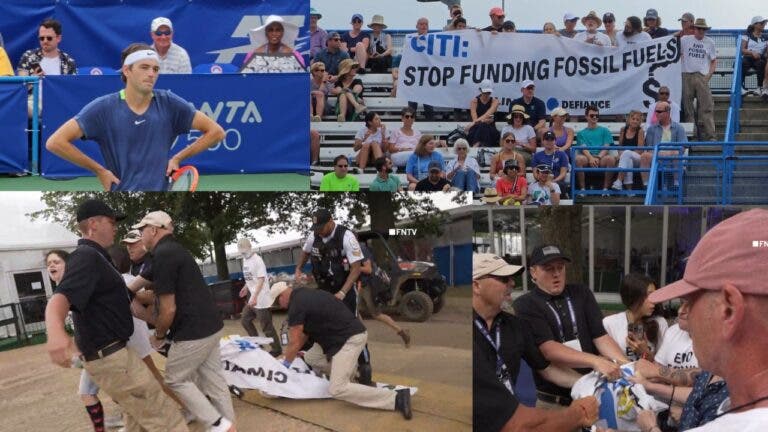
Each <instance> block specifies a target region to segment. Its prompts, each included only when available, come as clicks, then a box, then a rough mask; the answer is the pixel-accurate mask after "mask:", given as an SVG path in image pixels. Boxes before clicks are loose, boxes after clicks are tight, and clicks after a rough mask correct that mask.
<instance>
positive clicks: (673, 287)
mask: <svg viewBox="0 0 768 432" xmlns="http://www.w3.org/2000/svg"><path fill="white" fill-rule="evenodd" d="M766 226H768V210H766V209H753V210H749V211H745V212H742V213H739V214H737V215H735V216H732V217H730V218H728V219H726V220H724V221H722V222H720V223H719V224H717V225H715V227H714V228H712V229H711V230H709V231H708V232H707V233H706V234H704V237H702V238H701V240H699V243H698V244H697V245H696V247H695V248H694V249H693V253H692V254H691V256H690V257H689V258H688V263H687V264H686V266H685V273H684V274H683V278H682V279H680V280H679V281H677V282H674V283H671V284H669V285H667V286H665V287H664V288H661V289H659V290H656V291H654V292H653V293H651V295H650V296H648V299H649V300H650V301H652V302H653V303H659V302H664V301H667V300H671V299H673V298H677V297H684V296H686V295H688V294H691V293H693V292H695V291H698V290H712V291H717V290H720V289H722V288H723V286H724V285H725V284H726V283H729V284H732V285H733V286H735V287H736V288H737V289H738V290H739V291H741V293H743V294H753V295H768V284H767V283H765V279H764V278H765V275H766V274H768V234H766V231H765V229H764V227H766ZM760 227H763V228H760Z"/></svg>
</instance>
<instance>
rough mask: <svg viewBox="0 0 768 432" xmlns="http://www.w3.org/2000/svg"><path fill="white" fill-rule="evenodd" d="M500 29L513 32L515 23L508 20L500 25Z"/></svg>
mask: <svg viewBox="0 0 768 432" xmlns="http://www.w3.org/2000/svg"><path fill="white" fill-rule="evenodd" d="M501 28H502V30H507V29H512V30H514V29H515V23H514V22H512V21H509V20H507V21H504V23H503V24H502V25H501Z"/></svg>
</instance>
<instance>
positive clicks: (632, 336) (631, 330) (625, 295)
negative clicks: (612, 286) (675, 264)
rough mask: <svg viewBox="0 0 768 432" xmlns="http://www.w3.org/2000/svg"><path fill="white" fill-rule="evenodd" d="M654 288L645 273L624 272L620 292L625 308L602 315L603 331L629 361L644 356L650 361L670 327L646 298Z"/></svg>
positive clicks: (654, 285)
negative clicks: (611, 313) (625, 273)
mask: <svg viewBox="0 0 768 432" xmlns="http://www.w3.org/2000/svg"><path fill="white" fill-rule="evenodd" d="M654 291H656V284H655V283H654V282H653V280H652V279H651V278H649V277H648V276H645V275H644V274H641V273H629V274H627V275H625V276H624V280H622V281H621V285H620V287H619V295H620V296H621V302H622V303H623V304H624V306H626V308H627V309H626V310H625V311H623V312H619V313H616V314H613V315H609V316H607V317H605V318H603V327H605V331H607V332H608V335H610V336H611V338H613V340H614V341H616V343H617V344H618V345H619V348H621V350H622V352H624V353H625V355H626V357H627V359H629V360H630V361H636V360H639V359H641V358H643V359H646V360H648V361H651V362H652V361H653V358H654V356H655V355H656V352H658V348H659V347H660V346H661V342H662V340H663V339H664V333H665V332H666V331H667V327H669V326H668V325H667V321H666V320H665V319H664V318H663V317H661V316H659V315H658V314H656V309H655V308H654V304H653V303H652V302H651V301H650V300H648V296H649V295H650V294H651V293H652V292H654Z"/></svg>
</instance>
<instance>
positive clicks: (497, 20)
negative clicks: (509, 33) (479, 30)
mask: <svg viewBox="0 0 768 432" xmlns="http://www.w3.org/2000/svg"><path fill="white" fill-rule="evenodd" d="M488 16H490V17H491V25H489V26H488V27H486V28H484V29H483V31H496V32H501V31H502V28H501V27H502V25H503V24H504V9H502V8H500V7H498V6H496V7H494V8H491V11H490V12H488Z"/></svg>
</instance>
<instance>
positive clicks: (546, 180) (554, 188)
mask: <svg viewBox="0 0 768 432" xmlns="http://www.w3.org/2000/svg"><path fill="white" fill-rule="evenodd" d="M533 178H534V179H536V181H535V182H533V183H531V184H530V186H528V199H527V204H530V205H538V206H542V205H558V204H560V185H558V184H557V183H556V182H555V181H553V180H552V170H551V168H550V167H549V165H547V164H541V165H537V166H535V167H534V168H533Z"/></svg>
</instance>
